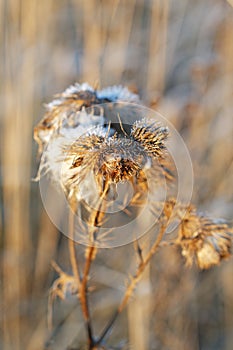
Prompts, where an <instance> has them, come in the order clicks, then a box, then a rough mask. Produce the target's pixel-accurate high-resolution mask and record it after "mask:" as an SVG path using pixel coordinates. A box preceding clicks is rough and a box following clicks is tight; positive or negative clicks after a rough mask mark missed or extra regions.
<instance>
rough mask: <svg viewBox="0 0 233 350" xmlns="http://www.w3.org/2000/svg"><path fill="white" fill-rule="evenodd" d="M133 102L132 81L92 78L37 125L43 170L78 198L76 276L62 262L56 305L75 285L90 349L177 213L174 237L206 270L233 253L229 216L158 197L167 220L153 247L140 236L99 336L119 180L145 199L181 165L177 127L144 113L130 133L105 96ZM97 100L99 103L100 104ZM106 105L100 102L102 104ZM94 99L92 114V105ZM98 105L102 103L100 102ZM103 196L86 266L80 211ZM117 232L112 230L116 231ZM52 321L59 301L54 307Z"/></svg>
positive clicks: (90, 231)
mask: <svg viewBox="0 0 233 350" xmlns="http://www.w3.org/2000/svg"><path fill="white" fill-rule="evenodd" d="M116 101H128V102H139V98H138V96H137V95H135V94H132V93H130V91H129V90H128V89H127V88H124V87H120V86H119V87H110V88H106V89H103V90H95V89H93V88H92V87H90V86H89V85H88V84H86V83H85V84H82V85H79V84H76V85H74V86H72V87H70V88H68V89H67V90H65V92H63V93H62V94H60V95H59V96H58V99H56V100H55V101H53V102H52V103H50V104H49V105H47V109H48V111H47V113H46V115H45V117H44V118H43V119H42V121H41V122H40V123H39V124H38V126H37V127H36V128H35V132H34V137H35V140H36V141H37V142H38V144H39V151H40V152H42V156H41V164H40V170H39V175H40V174H41V173H42V172H43V171H44V170H45V172H46V171H49V172H50V173H51V177H52V179H53V181H55V182H57V183H58V184H59V185H60V186H61V187H62V189H63V190H64V192H65V194H66V196H67V199H68V202H69V204H70V207H71V210H70V218H69V230H70V232H69V237H70V240H69V252H70V260H71V265H72V270H73V275H67V274H66V273H64V272H63V271H62V270H61V269H60V268H58V266H57V265H56V264H55V263H54V264H53V265H54V268H55V269H56V270H57V272H58V273H59V277H58V279H57V280H56V281H55V282H54V283H53V286H52V289H51V293H50V306H51V305H52V301H53V299H54V298H55V297H56V296H58V297H60V298H61V299H64V298H65V296H66V294H67V292H70V291H71V293H72V294H73V293H74V294H75V295H76V296H77V297H78V299H79V301H80V306H81V309H82V314H83V319H84V323H85V326H86V330H87V339H88V341H87V346H88V349H89V350H90V349H92V350H93V349H97V348H101V347H102V346H103V342H104V340H105V339H106V337H107V335H108V334H109V331H110V330H111V328H112V326H113V325H114V322H115V320H116V318H117V317H118V315H119V314H120V313H121V312H122V310H123V309H124V308H125V307H126V305H127V303H128V301H129V299H130V297H131V296H132V294H133V291H134V289H135V288H136V285H137V283H138V282H139V280H140V278H141V277H142V274H143V272H144V270H145V268H146V266H147V265H148V263H149V262H150V260H151V258H152V256H153V255H154V254H155V253H156V252H157V250H158V249H159V248H160V247H161V246H162V245H164V244H163V243H166V241H165V242H162V240H163V237H164V233H165V232H166V229H167V227H168V225H169V223H170V222H171V221H172V220H176V219H178V220H179V221H180V225H179V227H178V229H177V231H176V234H175V237H173V239H172V240H170V241H168V242H167V244H173V245H174V246H178V247H179V248H180V249H181V252H182V255H183V256H184V257H185V259H186V263H187V265H189V266H191V265H192V263H193V262H194V261H195V262H196V263H197V265H198V267H199V268H200V269H207V268H210V267H212V266H214V265H217V264H219V263H220V261H221V260H223V259H225V258H228V257H229V256H230V254H231V247H232V233H233V231H232V228H230V227H229V225H228V224H227V223H226V222H225V221H223V220H216V219H211V218H209V217H208V216H205V215H203V214H200V213H199V212H198V211H197V209H196V208H195V207H194V206H192V205H189V206H186V205H183V204H182V203H177V201H176V199H174V198H168V199H167V200H166V201H165V203H163V204H161V203H159V202H157V203H154V204H155V206H154V207H155V208H154V211H155V212H156V210H157V209H158V208H159V209H160V210H161V205H162V213H161V215H160V217H159V220H158V221H157V222H156V221H155V226H157V227H159V232H158V234H157V237H156V238H155V240H154V242H152V245H151V247H150V249H149V251H148V252H147V253H144V251H143V249H142V248H141V247H140V245H139V243H138V242H136V253H137V255H138V257H139V264H138V266H137V267H136V270H135V274H134V275H133V276H132V277H131V279H130V281H129V283H128V285H127V287H126V290H125V293H124V295H123V298H122V300H121V302H120V304H119V306H118V308H117V310H116V312H115V313H114V315H113V317H112V318H111V319H110V320H109V322H108V323H107V325H106V326H105V327H104V329H103V331H102V333H101V334H100V335H99V336H98V337H95V336H94V334H93V329H92V320H91V316H90V312H89V302H88V290H90V281H89V274H90V268H91V264H92V263H93V261H94V260H95V257H96V254H97V248H98V245H97V241H98V230H99V228H100V227H101V226H102V225H103V222H104V220H105V219H106V218H105V209H106V206H107V205H108V202H107V201H105V199H106V198H107V197H108V196H109V193H110V192H111V190H112V188H114V187H115V186H117V185H118V184H119V183H124V182H129V183H131V184H132V186H133V189H134V196H133V198H132V201H131V205H132V206H135V207H137V206H138V205H143V201H144V194H145V192H146V191H148V190H149V189H148V181H147V180H148V179H150V180H151V181H150V184H151V185H152V187H156V186H160V184H161V179H162V178H163V179H165V181H166V183H167V186H170V185H171V184H172V182H173V181H174V175H173V164H172V162H171V161H170V158H169V155H168V152H167V149H166V141H167V138H168V136H169V130H168V128H167V127H166V126H163V125H161V124H159V123H157V122H152V121H151V120H149V119H147V118H144V119H142V120H137V121H135V122H134V123H133V125H132V126H131V128H130V131H128V132H126V131H125V130H124V128H123V125H122V124H121V120H120V117H119V123H120V131H119V129H118V130H117V129H116V128H115V127H114V125H111V124H109V122H108V121H107V119H106V118H105V114H104V110H103V109H102V107H101V106H100V105H101V103H106V102H116ZM94 105H95V107H94ZM98 105H99V108H97V107H98ZM91 106H93V112H92V113H89V112H87V110H86V109H85V108H86V107H91ZM96 106H97V107H96ZM90 201H91V202H93V203H95V206H94V207H93V209H92V210H90V211H89V212H88V215H87V219H86V220H87V226H86V232H85V234H86V236H87V237H88V239H89V241H88V243H89V245H88V246H87V248H86V252H85V263H84V267H83V268H82V269H81V268H80V264H79V262H78V259H77V256H76V248H77V246H78V244H76V243H75V242H74V240H73V239H74V215H75V212H76V210H77V208H78V207H79V206H80V203H82V204H83V202H84V204H85V203H86V204H88V202H90ZM109 235H111V230H110V232H109ZM49 317H50V323H51V318H52V317H51V308H50V313H49Z"/></svg>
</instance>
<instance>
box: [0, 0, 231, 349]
mask: <svg viewBox="0 0 233 350" xmlns="http://www.w3.org/2000/svg"><path fill="white" fill-rule="evenodd" d="M0 5H1V28H2V31H1V36H0V41H1V47H2V51H1V52H2V55H1V59H0V60H1V70H0V74H1V82H2V84H1V86H0V101H1V119H0V125H1V138H0V140H1V153H0V159H1V168H0V185H1V187H0V209H1V215H0V233H1V236H0V239H1V241H0V244H1V245H0V247H1V254H0V259H1V292H0V293H1V310H2V311H1V314H0V318H1V325H2V327H1V329H0V332H1V333H0V347H1V348H3V349H4V350H11V349H12V350H19V349H27V350H37V349H38V350H39V349H45V348H47V349H51V350H53V349H56V350H57V349H58V350H62V349H79V348H81V347H82V346H83V345H84V344H85V343H86V333H85V329H84V326H83V321H82V312H81V308H80V304H79V302H78V298H77V297H76V295H75V294H77V289H78V285H77V276H75V277H76V279H74V278H73V272H74V267H75V266H74V264H73V265H72V261H71V264H70V256H71V252H72V249H73V248H74V247H73V246H72V245H71V244H70V250H69V249H68V248H67V247H68V246H69V240H68V238H66V237H65V236H64V235H63V234H61V233H59V232H58V230H57V229H56V227H55V226H54V225H53V223H52V222H51V221H50V219H49V217H48V215H47V213H46V210H45V209H44V208H43V205H42V201H41V198H40V193H39V187H38V184H37V183H35V182H33V181H32V178H35V177H36V175H37V171H38V162H39V157H38V156H37V148H36V144H35V142H33V138H32V135H33V128H34V127H35V125H39V131H40V130H41V124H38V123H39V121H40V120H41V117H42V116H43V115H44V113H45V110H44V107H43V104H44V103H48V102H49V101H51V96H53V95H54V94H57V93H59V92H61V91H64V89H65V88H66V87H67V86H70V85H71V84H73V83H75V82H76V81H78V82H79V83H82V82H88V83H89V84H91V85H93V86H94V87H95V88H96V89H98V90H101V89H103V88H105V87H106V86H109V85H110V86H112V85H115V84H117V85H118V84H123V85H124V86H128V88H129V90H130V91H131V93H132V94H133V95H134V96H136V94H138V95H139V96H140V99H141V101H143V103H144V104H145V105H147V106H149V107H151V108H153V109H155V110H158V111H159V112H160V113H162V114H163V115H164V116H165V117H166V118H167V119H168V120H170V121H171V122H172V123H173V124H174V125H175V127H176V129H177V130H178V131H179V133H180V134H181V135H182V137H183V138H184V140H185V142H186V144H187V146H188V148H189V151H190V154H191V158H192V163H193V169H194V178H195V183H194V191H193V197H192V203H193V205H192V206H190V207H188V211H187V212H186V216H185V219H184V221H183V222H182V225H181V226H180V228H179V231H178V235H177V237H176V240H175V241H173V242H170V243H171V244H169V245H168V244H163V242H162V243H161V245H160V249H159V250H157V245H158V244H159V243H160V242H157V243H156V244H157V245H156V254H155V255H154V256H153V257H151V256H150V248H149V247H150V246H151V244H153V242H154V241H155V240H154V236H153V232H150V233H149V234H147V235H145V236H144V237H143V239H142V241H140V245H138V246H137V245H136V246H135V244H130V245H127V246H123V247H120V248H114V249H100V250H99V252H98V254H97V255H96V256H95V261H94V263H93V264H92V266H91V269H90V278H89V279H88V274H89V273H88V274H86V278H87V280H86V281H84V282H85V283H83V285H84V287H87V285H89V284H90V287H89V289H88V288H87V291H86V292H87V295H88V297H89V298H90V304H91V315H92V321H93V328H94V334H101V333H102V332H103V327H104V325H106V324H108V322H109V320H111V317H112V315H113V314H114V311H115V310H117V309H118V311H119V310H120V312H119V315H118V316H119V317H118V318H117V319H116V322H115V324H114V328H113V329H112V332H111V334H110V336H109V337H108V338H107V339H106V342H107V343H106V344H105V347H106V349H136V350H137V349H140V350H144V349H164V350H165V349H169V350H170V349H171V350H182V349H183V350H187V349H189V350H197V349H211V350H214V349H224V350H231V349H232V344H233V336H232V327H233V316H232V315H233V278H232V264H233V263H232V259H229V260H226V261H224V262H222V264H221V265H219V262H220V260H222V259H225V258H228V257H229V254H230V245H231V244H230V243H229V235H230V232H228V231H229V230H228V227H229V226H230V224H231V222H232V211H233V210H232V208H233V189H232V171H233V151H232V148H233V142H232V135H233V118H232V113H233V105H232V101H233V99H232V93H233V79H232V74H233V17H232V14H233V12H232V11H233V9H232V7H231V6H230V2H227V1H224V0H207V1H205V2H203V1H199V0H198V1H194V0H184V1H180V2H178V1H173V0H171V1H168V0H164V1H162V0H158V1H156V0H154V1H153V0H151V1H146V0H145V1H143V0H139V1H136V0H132V1H125V0H111V1H106V0H102V1H91V0H87V1H60V0H59V1H53V0H51V1H44V0H42V1H40V2H37V1H35V0H30V1H28V0H23V1H18V0H14V1H13V0H9V1H6V0H2V1H0ZM64 100H65V98H64ZM94 102H96V101H94ZM50 107H51V109H52V105H50ZM47 113H48V112H47ZM48 114H49V113H48ZM48 114H47V117H48ZM45 118H46V117H45ZM42 129H43V128H42ZM39 131H38V129H35V134H36V139H37V141H38V140H39V145H40V151H42V150H43V140H42V141H41V138H40V134H39ZM132 135H133V137H137V135H139V139H140V135H142V134H141V131H139V129H138V125H137V124H135V125H134V130H133V131H132ZM92 136H93V135H92ZM97 136H98V135H97ZM100 136H101V137H102V136H103V135H100ZM89 137H90V136H89ZM40 141H41V142H40ZM85 142H86V143H87V144H88V145H89V143H90V139H86V140H85ZM82 145H83V143H81V142H77V143H76V144H74V145H73V147H74V148H73V149H71V154H70V156H72V157H73V156H74V155H75V159H73V160H72V161H73V163H72V164H73V165H74V167H75V166H78V165H79V162H80V161H81V158H82V157H77V151H78V152H79V153H78V155H79V154H80V152H82ZM75 147H76V148H75ZM106 152H109V150H107V151H106ZM97 161H99V159H98V158H97ZM87 164H89V163H88V159H87ZM111 166H112V164H110V165H109V164H108V167H107V168H106V167H105V168H101V171H100V174H99V175H100V180H99V181H101V176H102V175H103V171H105V173H104V174H105V176H106V174H107V171H109V169H110V170H111ZM127 166H128V169H130V171H132V174H134V172H135V171H137V169H136V167H135V164H133V166H132V164H130V165H129V164H127ZM98 169H100V168H98ZM135 169H136V170H135ZM108 174H110V175H111V176H112V178H111V181H113V182H114V181H115V182H117V181H118V180H116V178H115V177H113V175H112V173H110V172H109V173H108ZM122 174H125V173H122ZM122 174H120V175H119V177H118V178H117V179H121V176H122ZM130 174H131V173H130ZM114 176H115V173H114ZM139 185H140V183H139ZM69 186H70V183H69ZM69 186H68V187H69ZM67 196H68V198H69V194H67ZM48 198H49V200H51V202H53V198H52V197H49V193H48ZM173 204H174V203H173V199H170V200H169V201H167V202H166V205H165V209H166V210H165V211H164V217H163V218H162V219H164V218H165V219H166V215H167V217H170V215H171V214H170V209H171V207H173ZM196 208H198V209H196ZM185 209H187V208H185ZM183 211H184V206H182V204H181V205H180V206H179V208H178V209H177V211H176V212H174V213H173V214H172V215H174V216H180V215H181V214H180V213H182V212H183ZM206 212H208V213H209V216H207V214H203V213H206ZM182 215H183V214H182ZM218 217H222V218H224V219H225V220H226V221H227V220H228V221H229V226H228V225H227V224H226V223H225V221H217V220H216V219H214V218H218ZM91 220H96V216H95V217H94V216H93V217H91ZM98 220H100V222H101V218H98ZM194 231H195V232H196V231H198V232H202V234H201V235H199V236H198V237H196V236H195V237H194V236H192V233H193V232H194ZM206 232H208V233H209V235H207V236H206ZM203 233H204V234H203ZM228 234H229V235H228ZM206 237H207V238H206ZM165 243H166V242H165ZM200 247H201V248H200ZM76 248H77V247H76ZM141 249H142V251H143V254H144V259H145V260H144V261H140V259H141V255H140V254H141ZM85 250H86V248H85V247H82V246H79V247H78V249H76V258H77V259H78V261H79V262H80V264H81V269H82V270H83V271H85V266H87V265H85V263H86V262H87V261H88V259H87V256H88V254H89V257H90V259H89V260H92V258H93V257H92V255H93V256H94V255H95V252H94V250H92V249H91V248H90V249H89V250H88V249H87V251H88V252H86V260H85ZM135 252H137V254H135ZM181 252H183V258H182V256H181ZM206 254H207V255H206ZM206 256H208V257H209V256H211V258H212V260H211V263H210V262H209V261H207V262H206ZM145 257H149V260H148V262H147V258H145ZM85 261H86V262H85ZM145 261H146V262H147V263H146V264H144V262H145ZM185 261H186V263H188V265H192V263H193V262H194V263H196V264H194V266H192V267H189V268H187V267H186V266H185ZM144 265H145V266H144ZM197 265H198V266H199V267H200V268H201V269H205V268H207V267H210V266H209V265H217V266H214V267H212V268H211V269H209V270H201V271H198V269H197ZM135 266H139V269H140V267H142V266H143V268H142V270H143V275H142V276H141V275H140V282H139V280H137V281H136V282H139V283H138V285H137V289H136V291H135V293H134V294H133V293H131V291H130V293H129V294H127V290H130V286H132V287H134V285H133V283H134V282H132V281H134V280H133V279H132V277H130V276H133V275H134V274H135ZM87 268H88V269H89V267H87ZM88 272H89V271H88ZM136 277H137V272H136ZM141 277H142V278H141ZM89 282H91V283H89ZM78 283H79V281H78ZM127 286H128V287H127ZM127 288H128V289H127ZM125 291H126V292H125ZM132 294H133V296H132ZM128 296H130V297H131V298H130V303H129V304H128V305H127V302H128ZM48 300H49V306H50V307H49V313H48V307H47V306H48ZM48 319H49V324H50V327H49V328H50V329H48V322H47V321H48ZM102 334H103V333H102Z"/></svg>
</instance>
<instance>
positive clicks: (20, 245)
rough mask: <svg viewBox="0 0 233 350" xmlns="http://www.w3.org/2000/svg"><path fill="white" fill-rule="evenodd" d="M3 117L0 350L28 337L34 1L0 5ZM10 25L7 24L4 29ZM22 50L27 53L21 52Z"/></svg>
mask: <svg viewBox="0 0 233 350" xmlns="http://www.w3.org/2000/svg"><path fill="white" fill-rule="evenodd" d="M1 5H2V9H3V14H4V22H3V23H4V25H3V32H4V42H3V47H4V59H3V66H4V72H3V74H4V75H5V77H3V78H4V81H5V86H4V87H3V89H4V91H3V96H4V112H3V113H4V116H3V128H2V135H1V138H2V149H1V151H2V154H1V158H2V162H3V169H2V175H3V204H4V218H5V220H4V223H5V228H4V255H3V303H4V316H3V317H4V339H3V343H4V350H8V349H9V350H10V349H12V350H13V349H14V350H18V349H20V348H21V345H22V343H21V341H23V340H24V341H25V340H26V338H27V336H28V331H27V330H28V327H29V324H28V320H27V318H25V317H24V315H23V314H24V312H25V311H26V309H27V307H28V301H29V299H28V298H29V289H30V272H31V270H30V258H31V235H30V230H29V213H30V210H29V193H30V172H31V130H32V116H33V113H34V108H33V103H34V89H35V86H34V82H35V71H34V68H35V59H36V57H35V50H34V48H33V45H34V44H35V35H36V21H35V18H36V1H35V0H31V1H30V2H21V1H4V2H2V4H1ZM9 22H11V26H9V24H8V23H9ZM26 52H27V54H25V53H26Z"/></svg>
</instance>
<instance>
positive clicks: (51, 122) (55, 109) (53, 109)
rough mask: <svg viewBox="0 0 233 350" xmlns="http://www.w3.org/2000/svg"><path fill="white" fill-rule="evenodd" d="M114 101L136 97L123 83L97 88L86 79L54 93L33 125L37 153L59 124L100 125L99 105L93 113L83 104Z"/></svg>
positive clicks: (62, 126)
mask: <svg viewBox="0 0 233 350" xmlns="http://www.w3.org/2000/svg"><path fill="white" fill-rule="evenodd" d="M117 101H129V102H131V101H134V102H139V98H138V96H137V95H135V94H132V93H130V92H129V90H128V89H127V88H126V87H121V86H113V87H109V88H106V89H103V90H100V91H98V90H95V89H94V88H92V87H91V86H90V85H88V84H87V83H84V84H77V83H76V84H74V85H72V86H70V87H68V88H67V89H66V90H65V91H64V92H62V93H61V94H57V95H56V99H55V100H54V101H52V102H51V103H48V104H47V105H46V108H47V112H46V114H45V116H44V118H43V119H42V120H41V121H40V122H39V124H38V125H37V126H36V127H35V129H34V138H35V140H36V141H37V143H38V145H39V153H42V151H43V149H44V148H45V146H47V144H48V142H49V141H50V139H51V137H52V136H53V135H54V134H56V133H59V131H60V129H61V128H69V127H76V126H78V125H80V124H85V125H87V126H90V125H97V124H98V125H103V110H102V108H100V109H99V113H98V114H96V113H97V111H96V108H95V110H93V113H86V112H85V108H88V107H91V106H94V105H99V104H102V103H107V102H117ZM81 111H83V113H81Z"/></svg>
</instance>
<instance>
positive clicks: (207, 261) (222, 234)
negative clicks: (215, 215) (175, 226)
mask: <svg viewBox="0 0 233 350" xmlns="http://www.w3.org/2000/svg"><path fill="white" fill-rule="evenodd" d="M232 234H233V230H232V228H230V227H229V226H228V224H227V223H226V222H225V221H224V220H220V219H219V220H216V219H211V218H209V217H206V216H204V215H203V214H199V213H197V211H196V210H195V209H193V208H190V209H189V210H187V212H186V214H185V216H184V217H183V218H182V221H181V225H180V228H179V233H178V240H177V243H178V244H179V245H180V246H181V249H182V255H183V256H184V257H185V258H186V262H187V265H191V264H192V263H193V261H196V263H197V265H198V267H199V268H200V269H208V268H210V267H211V266H214V265H217V264H219V263H220V261H221V260H222V259H226V258H228V257H229V256H230V254H231V248H232Z"/></svg>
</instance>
